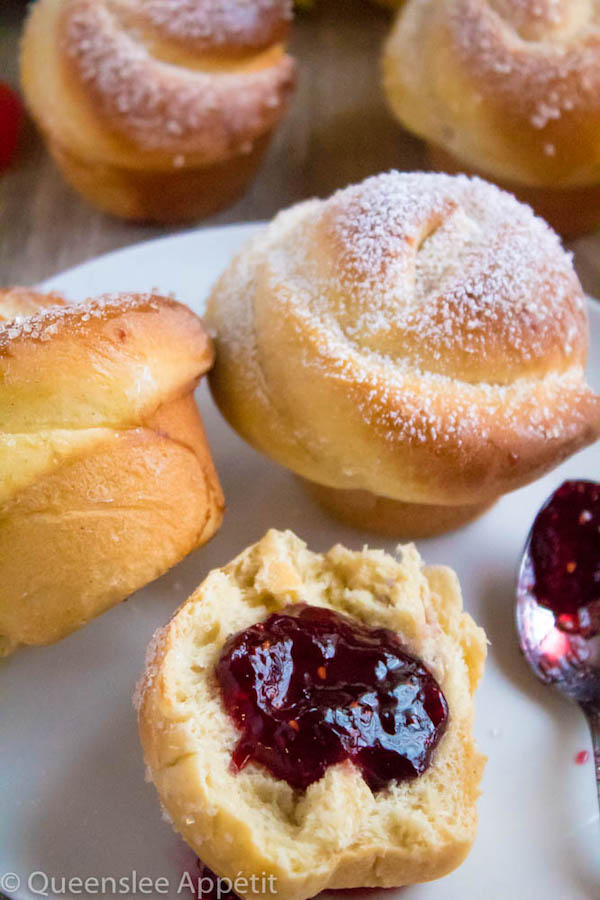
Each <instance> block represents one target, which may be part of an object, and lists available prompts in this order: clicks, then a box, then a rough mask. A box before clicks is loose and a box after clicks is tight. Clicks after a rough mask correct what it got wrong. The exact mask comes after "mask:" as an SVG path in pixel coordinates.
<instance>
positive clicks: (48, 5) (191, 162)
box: [21, 0, 295, 221]
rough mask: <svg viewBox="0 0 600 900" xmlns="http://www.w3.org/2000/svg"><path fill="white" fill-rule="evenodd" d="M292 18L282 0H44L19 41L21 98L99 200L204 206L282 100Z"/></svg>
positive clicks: (241, 175)
mask: <svg viewBox="0 0 600 900" xmlns="http://www.w3.org/2000/svg"><path fill="white" fill-rule="evenodd" d="M289 16H290V8H289V4H288V3H287V2H286V0H262V2H261V3H258V4H248V3H245V2H242V0H228V2H227V3H225V4H222V3H213V2H212V0H178V2H174V0H151V2H149V3H146V2H140V0H41V2H40V3H39V4H36V6H35V7H34V8H33V10H32V13H31V15H30V17H29V19H28V22H27V25H26V29H25V33H24V39H23V44H22V54H21V72H22V82H23V88H24V92H25V98H26V101H27V104H28V106H29V109H30V111H31V113H32V115H33V117H34V118H35V120H36V121H37V123H38V125H39V126H40V128H41V130H42V132H43V133H44V135H45V137H46V140H47V142H48V145H49V149H50V151H51V153H52V155H53V157H54V158H55V160H56V161H57V163H58V165H59V167H60V168H61V169H62V171H63V173H64V174H65V176H66V177H67V178H68V179H69V180H70V181H71V182H72V183H73V184H74V186H75V187H76V188H77V189H79V190H80V191H81V192H82V193H84V194H85V196H87V197H88V198H89V199H91V200H92V202H94V203H96V205H99V206H101V207H102V208H103V209H106V210H108V211H111V212H113V213H115V214H117V215H121V216H124V217H126V218H136V219H145V220H153V221H174V220H177V219H182V220H183V219H185V218H190V217H194V216H198V215H200V214H208V213H209V212H212V211H214V209H216V208H218V207H219V205H222V204H224V203H226V202H229V201H231V200H232V199H233V198H234V197H235V196H236V195H237V194H238V193H239V192H240V191H241V190H242V189H243V187H244V186H245V185H246V183H247V181H248V180H249V178H250V177H251V176H252V175H253V174H254V171H255V169H256V167H257V165H258V163H259V161H260V159H261V157H262V155H263V153H264V150H265V148H266V146H267V144H268V139H269V137H270V135H271V133H272V132H273V130H274V128H275V126H276V125H277V123H278V122H279V120H280V119H281V117H282V115H283V113H284V111H285V109H286V107H287V104H288V101H289V99H290V97H291V93H292V91H293V87H294V81H295V68H294V63H293V61H292V59H291V58H290V57H289V56H288V55H287V54H286V53H285V50H284V46H283V39H284V38H285V35H286V32H287V28H288V25H289ZM105 182H106V183H105ZM169 186H170V187H171V188H172V194H173V196H172V199H171V202H169V193H171V192H170V191H166V196H165V188H168V187H169ZM186 194H187V196H186ZM194 200H195V203H194V202H193V201H194ZM184 201H185V202H184Z"/></svg>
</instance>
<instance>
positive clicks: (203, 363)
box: [0, 290, 223, 655]
mask: <svg viewBox="0 0 600 900" xmlns="http://www.w3.org/2000/svg"><path fill="white" fill-rule="evenodd" d="M57 299H58V300H59V303H58V304H57V303H56V301H57ZM48 300H49V301H50V302H51V303H53V304H54V305H52V306H50V307H45V306H44V304H45V303H46V302H48ZM19 302H20V304H21V307H20V308H21V317H20V318H19V319H14V318H13V316H14V315H15V311H16V309H17V307H18V304H19ZM36 305H37V308H38V312H37V314H34V315H31V313H32V312H33V309H34V308H35V306H36ZM2 312H4V313H5V314H6V318H5V320H4V322H1V321H0V385H1V387H0V422H1V426H2V430H1V431H0V655H4V654H7V653H10V652H12V651H13V650H14V649H16V648H17V647H19V646H21V645H26V644H46V643H50V642H52V641H55V640H58V639H59V638H61V637H64V636H65V635H66V634H68V633H70V632H71V631H73V630H75V629H76V628H79V627H81V626H82V625H84V624H85V623H86V622H87V621H89V620H90V619H91V618H93V617H94V616H97V615H99V614H100V613H102V612H104V611H105V610H106V609H109V608H110V607H111V606H113V605H114V604H115V603H118V602H120V601H121V600H123V599H125V598H126V597H127V596H128V595H129V594H131V593H132V592H133V591H135V590H137V589H138V588H140V587H142V586H143V585H144V584H146V583H147V582H149V581H151V580H153V579H154V578H156V577H158V575H160V574H162V573H163V572H165V571H166V570H167V569H168V568H170V567H171V566H172V565H174V564H175V563H176V562H178V561H179V560H180V559H182V558H183V557H184V556H185V555H186V554H187V553H189V552H190V550H192V549H193V548H194V547H196V546H199V545H200V544H202V543H204V542H205V541H207V540H208V539H209V538H210V537H211V536H212V535H213V534H214V532H215V531H216V530H217V529H218V527H219V525H220V522H221V518H222V512H223V497H222V494H221V489H220V486H219V482H218V478H217V475H216V472H215V470H214V467H213V464H212V460H211V457H210V451H209V447H208V443H207V441H206V437H205V434H204V430H203V426H202V421H201V419H200V415H199V412H198V409H197V407H196V404H195V401H194V388H195V386H196V384H197V381H198V379H199V378H200V377H201V375H203V374H204V373H205V372H206V371H207V369H208V368H209V367H210V365H211V364H212V360H213V350H212V346H211V343H210V339H209V338H208V336H207V334H206V332H205V331H204V330H203V328H202V324H201V322H200V320H199V319H198V318H197V317H196V316H194V315H193V313H191V312H190V311H189V310H188V309H187V308H185V307H184V306H182V305H181V304H178V303H176V302H175V301H173V300H169V299H166V298H160V297H158V296H154V295H111V296H107V297H104V298H98V299H96V300H93V301H87V302H86V303H83V304H80V305H78V306H71V305H69V304H66V303H65V302H64V300H62V298H56V297H55V296H54V295H49V296H46V295H43V294H35V293H31V292H26V291H20V292H19V291H14V290H13V291H6V292H0V316H1V315H2Z"/></svg>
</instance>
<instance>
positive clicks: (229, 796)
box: [136, 531, 486, 900]
mask: <svg viewBox="0 0 600 900" xmlns="http://www.w3.org/2000/svg"><path fill="white" fill-rule="evenodd" d="M302 602H304V603H308V604H311V605H314V606H318V607H325V608H327V609H332V610H335V611H337V612H341V613H344V614H346V615H348V616H350V617H351V618H352V619H353V620H355V621H357V622H360V623H363V624H365V625H368V626H372V627H375V628H377V627H383V628H387V629H390V630H392V631H393V632H396V633H397V634H398V636H399V638H400V640H401V641H402V643H403V644H404V646H405V648H406V649H407V651H408V652H409V653H410V654H412V655H414V656H416V657H417V658H418V659H420V660H421V661H422V662H423V663H425V665H426V666H427V667H428V668H429V670H430V672H431V673H432V674H433V676H434V677H435V679H436V680H437V682H438V684H439V685H440V687H441V688H442V690H443V693H444V696H445V698H446V701H447V704H448V724H447V728H446V731H445V733H444V735H443V737H442V739H441V741H440V743H439V744H438V745H437V747H436V749H435V751H434V755H433V757H432V760H431V765H430V766H429V768H428V769H427V770H426V771H425V772H424V773H423V774H421V775H420V776H419V777H417V778H414V779H411V780H405V781H402V782H399V783H398V782H392V783H390V784H388V786H386V787H384V788H383V789H382V790H378V791H376V792H372V791H371V790H370V789H369V788H368V787H367V784H366V782H365V781H364V779H363V777H362V775H361V774H360V771H359V769H358V768H356V767H355V766H354V765H353V764H352V763H350V762H348V761H346V762H343V763H338V764H336V765H332V766H330V767H329V768H327V769H326V770H325V773H324V775H323V776H322V777H321V778H320V779H319V780H318V781H316V782H313V783H312V784H311V785H310V786H309V787H308V788H307V789H306V790H305V791H295V790H293V789H292V788H291V787H290V785H289V784H288V783H287V782H286V781H284V780H282V779H278V778H275V777H274V776H273V775H271V774H270V772H269V771H268V770H267V769H265V768H263V767H262V766H259V765H258V764H256V763H249V764H248V765H247V766H245V767H244V768H243V769H242V770H241V771H235V770H234V768H233V766H232V752H233V750H234V748H235V746H236V744H237V742H238V739H239V732H238V730H237V728H236V726H235V724H234V722H233V720H232V719H231V718H230V716H229V715H228V713H227V711H226V709H225V706H224V704H223V701H222V699H221V694H220V690H219V687H218V682H217V679H216V677H215V664H216V663H217V660H218V659H219V656H220V654H221V651H222V649H223V646H224V644H225V642H226V640H227V639H228V637H229V636H230V635H232V634H234V633H237V632H239V631H240V630H243V629H245V628H248V627H249V626H251V625H253V624H255V623H257V622H262V621H263V620H264V619H265V618H266V617H267V616H268V615H269V614H271V613H274V612H278V611H280V610H282V609H283V608H284V607H286V606H288V605H289V604H294V603H302ZM485 654H486V645H485V635H484V632H483V630H482V629H481V628H478V627H477V626H476V625H475V623H474V622H473V620H472V619H471V617H470V616H469V615H467V614H466V613H464V612H463V611H462V599H461V594H460V587H459V584H458V580H457V578H456V575H455V574H454V572H452V570H450V569H447V568H445V567H434V568H429V567H425V568H423V566H422V561H421V559H420V557H419V554H418V553H417V551H416V550H415V548H414V547H413V546H409V547H405V548H403V549H402V558H401V560H400V561H399V560H397V559H394V558H393V557H391V556H389V555H388V554H386V553H384V552H383V551H381V550H368V549H365V550H363V552H359V553H356V552H352V551H350V550H348V549H346V548H345V547H342V546H336V547H334V548H332V549H331V550H330V551H329V552H328V553H326V554H318V553H312V552H310V551H309V550H307V548H306V545H305V544H304V542H303V541H301V540H300V539H299V538H297V537H296V536H295V535H294V534H292V533H291V532H289V531H286V532H278V531H269V532H268V533H267V534H266V535H265V537H264V538H263V539H262V540H261V541H259V542H258V543H257V544H255V545H254V546H252V547H249V548H248V549H247V550H245V551H244V552H243V553H241V554H240V556H238V557H237V558H236V559H234V560H233V561H232V562H231V563H229V564H228V565H226V566H225V567H224V568H222V569H216V570H215V571H213V572H211V573H210V574H209V575H208V577H207V578H206V580H205V581H204V582H203V584H201V585H200V587H199V588H198V590H197V591H196V592H195V593H194V594H193V595H192V596H191V597H190V599H189V600H188V601H187V603H185V604H184V605H183V606H182V607H181V609H180V610H179V612H178V613H177V614H176V615H175V617H174V618H173V619H172V620H171V622H170V623H169V624H168V625H167V626H166V627H165V628H164V629H162V630H161V631H159V632H158V633H157V634H156V635H155V638H154V641H153V643H152V645H151V647H150V648H149V651H148V657H147V664H146V670H145V673H144V676H143V678H142V680H141V681H140V684H139V686H138V691H137V696H136V700H137V704H138V707H139V724H140V735H141V739H142V744H143V747H144V755H145V759H146V763H147V765H148V769H149V773H150V775H151V777H152V780H153V781H154V784H155V786H156V788H157V790H158V793H159V795H160V798H161V801H162V804H163V806H164V808H165V810H166V813H167V815H168V816H169V817H170V819H171V820H172V822H173V825H174V827H175V829H176V830H177V831H178V832H180V833H181V835H182V836H183V837H184V839H185V840H186V841H187V842H188V844H189V845H190V846H191V847H192V848H193V850H194V851H195V852H196V853H197V854H198V855H199V856H200V858H201V859H203V860H204V862H206V864H207V865H209V866H210V867H211V869H213V870H214V871H215V872H216V873H217V874H218V875H219V876H221V877H228V878H230V879H232V880H234V879H235V878H236V877H237V876H238V874H243V876H244V878H246V879H247V881H246V886H245V888H244V885H243V884H242V883H239V893H240V895H241V896H245V897H253V896H254V897H255V896H257V894H256V892H254V893H253V892H252V890H251V887H250V884H251V878H252V876H253V875H256V876H258V877H259V879H260V878H262V876H265V875H266V876H268V875H272V876H274V881H269V879H268V878H265V879H264V881H262V882H261V881H259V884H261V887H262V885H263V884H264V885H265V889H264V891H263V890H260V891H259V894H261V895H264V896H269V897H271V896H272V897H279V898H280V900H305V898H308V897H313V896H315V895H316V894H318V893H319V892H320V891H322V890H325V889H327V888H330V889H342V888H353V887H395V886H400V885H404V884H413V883H415V882H421V881H429V880H432V879H434V878H439V877H441V876H442V875H445V874H446V873H447V872H449V871H451V870H452V869H454V868H456V866H458V865H459V864H460V863H461V862H462V860H463V859H464V858H465V856H466V855H467V853H468V852H469V849H470V847H471V845H472V843H473V840H474V838H475V832H476V827H477V813H476V808H475V802H476V800H477V797H478V794H479V782H480V779H481V775H482V771H483V765H484V759H483V757H482V756H481V754H480V753H479V752H478V751H477V749H476V746H475V743H474V741H473V738H472V722H473V692H474V690H475V688H476V686H477V684H478V682H479V679H480V677H481V674H482V671H483V665H484V660H485Z"/></svg>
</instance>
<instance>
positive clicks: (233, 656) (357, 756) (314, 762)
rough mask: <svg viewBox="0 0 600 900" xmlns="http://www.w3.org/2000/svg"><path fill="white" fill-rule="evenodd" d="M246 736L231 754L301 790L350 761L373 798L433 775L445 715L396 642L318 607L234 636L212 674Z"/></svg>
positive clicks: (435, 690) (433, 685)
mask: <svg viewBox="0 0 600 900" xmlns="http://www.w3.org/2000/svg"><path fill="white" fill-rule="evenodd" d="M216 675H217V679H218V681H219V684H220V687H221V692H222V696H223V701H224V703H225V707H226V709H227V712H228V713H229V715H230V716H231V717H232V719H233V721H234V722H235V724H236V725H237V727H238V728H239V729H240V731H241V737H240V740H239V742H238V744H237V747H236V749H235V751H234V754H233V764H234V766H235V767H236V768H237V769H238V770H239V769H242V768H243V767H244V766H245V765H246V764H247V763H248V762H249V761H251V760H252V761H253V762H255V763H259V764H261V765H263V766H265V767H266V768H267V769H268V770H269V771H270V772H271V773H272V774H273V775H274V776H275V777H276V778H281V779H284V780H285V781H287V782H288V784H290V785H291V786H292V787H293V788H296V789H298V790H304V789H306V788H307V787H308V786H309V785H311V784H312V783H313V782H315V781H318V780H319V778H321V776H322V775H323V773H324V772H325V770H326V769H327V768H328V766H331V765H333V764H334V763H339V762H342V761H344V760H351V761H352V762H353V763H354V764H355V765H356V766H358V768H359V769H360V771H361V772H362V774H363V777H364V779H365V781H366V782H367V784H368V785H369V787H370V788H371V789H372V790H373V791H377V790H380V789H381V788H383V787H385V786H386V785H388V784H389V783H390V782H393V781H401V780H403V779H406V778H414V777H415V776H417V775H421V774H422V773H423V772H424V771H425V770H426V769H427V767H428V765H429V763H430V760H431V754H432V752H433V750H434V748H435V746H436V745H437V743H438V741H439V740H440V738H441V736H442V735H443V733H444V730H445V727H446V723H447V719H448V707H447V704H446V700H445V698H444V695H443V694H442V691H441V689H440V687H439V685H438V684H437V682H436V680H435V679H434V677H433V676H432V674H431V673H430V672H429V670H428V669H427V668H426V667H425V665H424V664H423V663H422V662H420V661H419V660H417V659H415V658H414V657H412V656H410V655H409V654H408V653H407V652H406V650H405V649H404V647H403V645H402V644H401V642H400V640H399V638H398V636H397V635H396V634H394V632H392V631H388V630H387V629H384V628H369V627H367V626H365V625H361V624H359V623H357V622H355V621H354V620H352V619H350V618H348V617H346V616H344V615H341V614H339V613H336V612H333V611H332V610H329V609H323V608H321V607H317V606H308V605H305V604H297V605H293V606H288V607H287V608H286V609H284V610H283V611H282V612H280V613H274V614H273V615H271V616H269V617H268V618H267V619H266V620H265V621H264V622H260V623H258V624H256V625H253V626H251V627H250V628H248V629H246V631H242V632H240V633H239V634H236V635H233V636H232V637H231V638H229V640H228V641H227V643H226V644H225V646H224V648H223V651H222V653H221V656H220V659H219V661H218V663H217V667H216Z"/></svg>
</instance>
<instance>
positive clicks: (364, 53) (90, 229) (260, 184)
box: [0, 0, 600, 296]
mask: <svg viewBox="0 0 600 900" xmlns="http://www.w3.org/2000/svg"><path fill="white" fill-rule="evenodd" d="M25 6H26V3H25V0H0V78H2V79H6V80H8V81H11V82H13V83H14V84H16V83H17V80H18V76H17V54H18V41H19V34H20V31H21V27H22V21H23V15H24V9H25ZM390 21H391V17H390V15H389V14H388V13H387V12H386V11H385V10H383V9H380V8H378V7H377V6H374V5H371V4H370V3H368V2H367V0H318V3H317V6H316V7H315V9H313V10H312V11H311V12H310V13H303V14H300V15H299V16H298V20H297V23H296V27H295V29H294V34H293V38H292V42H291V51H292V53H293V54H294V55H295V56H296V58H297V60H298V62H299V67H300V83H299V88H298V91H297V93H296V97H295V100H294V102H293V105H292V107H291V109H290V111H289V113H288V115H287V117H286V119H285V121H284V122H283V124H282V126H281V128H280V130H279V131H278V133H277V136H276V138H275V140H274V142H273V145H272V147H271V150H270V153H269V155H268V158H267V160H266V162H265V164H264V166H263V168H262V170H261V171H260V173H259V175H258V178H257V179H256V181H255V182H254V184H253V186H252V187H251V188H250V190H249V191H248V192H247V194H246V195H245V196H244V197H243V198H242V199H241V200H240V201H239V202H238V203H237V204H236V205H235V206H233V207H231V208H229V209H228V210H226V211H224V212H222V213H220V214H219V215H217V216H214V217H213V218H211V219H208V220H205V221H204V222H202V223H196V224H195V225H194V226H193V227H197V225H198V224H200V225H204V224H206V225H215V224H223V223H228V222H246V221H252V220H255V219H266V218H270V217H271V216H272V215H273V214H274V213H275V212H276V211H277V210H279V209H281V208H283V207H285V206H288V205H289V204H291V203H294V202H296V201H298V200H301V199H303V198H306V197H310V196H314V195H317V196H326V195H327V194H329V193H331V191H333V190H335V189H336V188H338V187H342V186H344V185H346V184H348V183H349V182H352V181H359V180H361V179H363V178H365V177H366V176H367V175H371V174H373V173H374V172H380V171H385V170H387V169H390V168H398V169H407V170H408V169H419V168H423V167H424V166H425V159H424V155H423V149H422V145H421V143H420V142H419V141H418V140H416V139H414V138H412V137H411V136H409V135H407V134H406V133H405V132H403V131H402V129H401V128H400V127H399V126H398V125H397V124H396V123H395V122H394V121H393V119H392V118H391V116H390V115H389V113H388V111H387V109H386V106H385V102H384V99H383V95H382V90H381V86H380V80H379V53H380V49H381V44H382V41H383V39H384V37H385V35H386V33H387V31H388V29H389V26H390ZM177 230H180V229H173V228H155V227H148V226H141V225H131V224H128V223H124V222H120V221H118V220H116V219H113V218H111V217H109V216H106V215H104V214H102V213H99V212H97V211H96V210H94V209H93V208H91V207H90V206H88V205H87V203H85V201H83V200H81V199H80V198H79V197H78V196H77V195H76V194H75V193H74V192H73V191H72V190H71V188H69V187H68V185H66V184H65V183H64V182H63V180H62V178H61V176H60V175H59V173H58V172H57V171H56V169H55V167H54V165H53V163H52V162H51V160H50V159H49V157H48V155H47V154H46V152H45V150H44V147H43V145H42V143H41V141H40V139H39V137H38V135H37V133H36V130H35V128H34V126H33V125H32V124H31V123H29V122H27V123H26V125H25V127H24V129H23V133H22V139H21V147H20V152H19V155H18V158H17V159H16V161H15V163H14V165H13V166H12V168H11V169H10V170H9V172H8V173H7V174H5V175H4V177H3V178H2V179H1V181H0V284H4V285H8V284H35V283H36V282H37V281H39V280H41V279H43V278H46V277H48V276H50V275H53V274H54V273H56V272H59V271H61V270H63V269H66V268H68V267H70V266H73V265H76V264H77V263H81V262H83V261H84V260H86V259H91V258H92V257H95V256H98V255H100V254H102V253H106V252H107V251H109V250H113V249H115V248H117V247H123V246H126V245H129V244H135V243H137V242H139V241H143V240H148V239H150V238H153V237H156V236H158V235H161V234H169V233H173V232H174V231H177ZM571 249H572V250H573V252H574V253H575V262H576V266H577V269H578V272H579V275H580V277H581V279H582V281H583V284H584V287H585V288H586V290H587V291H588V293H590V294H592V295H596V296H600V236H596V235H592V236H590V237H587V238H585V239H582V240H579V241H576V242H574V243H573V244H572V245H571Z"/></svg>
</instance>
